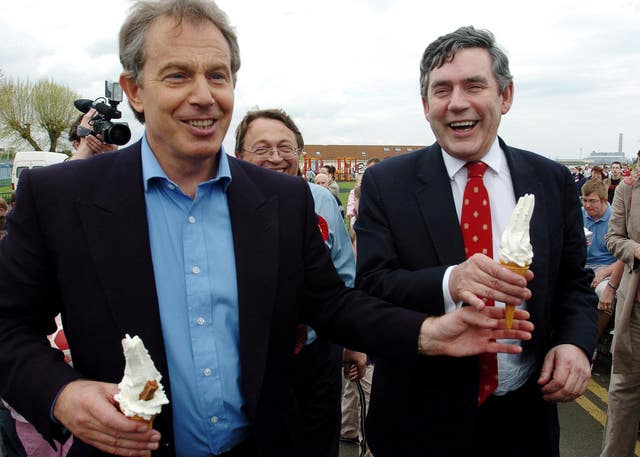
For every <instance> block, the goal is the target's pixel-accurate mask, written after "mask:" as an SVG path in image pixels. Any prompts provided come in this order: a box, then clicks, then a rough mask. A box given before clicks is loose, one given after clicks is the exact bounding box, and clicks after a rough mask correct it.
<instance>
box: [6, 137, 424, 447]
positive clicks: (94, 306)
mask: <svg viewBox="0 0 640 457" xmlns="http://www.w3.org/2000/svg"><path fill="white" fill-rule="evenodd" d="M229 162H230V168H231V174H232V182H231V184H230V186H229V188H228V204H229V210H230V216H231V225H232V230H233V239H234V249H235V257H236V270H237V281H238V301H239V316H240V354H241V363H240V365H241V370H242V372H241V379H242V381H241V385H242V392H243V394H244V398H245V401H246V402H245V407H244V408H245V412H246V414H247V417H248V418H249V420H250V423H251V425H252V434H253V438H254V440H255V442H256V445H257V446H258V448H259V449H260V455H264V456H281V455H283V456H287V455H290V452H291V451H290V441H291V430H292V427H291V422H290V417H291V415H292V408H293V405H292V395H291V387H290V374H291V361H292V360H291V359H292V355H293V348H294V343H295V330H296V326H297V323H298V322H300V321H302V322H306V323H309V324H310V325H312V326H313V327H314V328H315V329H316V330H317V331H318V333H319V334H320V335H322V336H323V337H325V338H329V339H332V340H335V341H337V342H339V343H341V344H342V345H345V346H349V347H353V348H355V349H358V348H359V349H363V350H366V351H368V352H371V353H378V354H380V355H382V356H387V357H401V358H406V359H407V360H413V359H415V358H417V355H416V354H415V352H416V342H417V336H418V330H419V327H420V325H421V323H422V321H423V320H424V317H425V316H424V315H423V314H420V313H416V312H413V311H408V310H404V309H399V308H393V307H391V306H390V305H389V304H387V303H384V302H382V301H381V300H379V299H373V298H370V297H368V296H366V295H365V294H363V293H362V292H360V291H355V290H353V289H347V288H345V287H344V284H343V283H342V281H341V280H340V278H339V276H338V275H337V273H336V272H335V269H334V268H333V264H332V262H331V259H330V256H329V253H328V250H327V249H326V247H325V245H324V243H323V242H322V239H321V237H320V234H319V230H318V228H317V219H316V216H315V214H314V211H313V200H312V197H311V194H310V192H309V188H308V186H307V185H306V183H305V181H304V180H302V179H299V178H294V177H287V176H282V175H280V174H277V173H274V172H271V171H268V170H264V169H262V168H259V167H256V166H254V165H251V164H248V163H246V162H241V161H238V160H236V159H234V158H229ZM0 290H2V294H0V347H1V348H2V351H0V352H1V353H0V373H2V376H1V377H0V396H1V397H3V398H4V399H6V400H7V401H8V402H9V403H10V404H11V405H12V406H13V407H14V408H16V409H17V410H18V411H19V412H20V413H22V414H23V415H24V416H25V417H26V418H27V419H28V420H29V421H30V422H31V423H33V424H34V425H35V426H36V428H37V429H38V430H39V431H40V433H42V434H43V435H44V436H45V438H47V439H52V438H56V437H60V436H61V435H60V432H61V430H60V427H59V426H58V425H56V424H55V423H54V422H53V421H51V420H50V408H51V405H52V404H53V401H54V399H55V397H56V395H57V393H58V392H59V391H60V390H61V388H62V387H63V386H64V385H65V384H67V383H69V382H71V381H73V380H76V379H79V378H87V379H92V380H99V381H104V382H111V383H117V382H119V381H120V379H121V377H122V374H123V370H124V357H123V355H122V348H121V343H120V340H121V338H122V337H123V336H124V335H125V333H129V334H131V335H139V336H140V337H141V338H142V339H143V341H144V342H145V345H146V347H147V349H148V350H149V352H150V354H151V357H152V358H153V360H154V361H155V363H156V366H157V368H158V370H159V371H160V372H161V373H162V374H163V376H164V384H165V387H166V390H167V393H168V396H169V398H171V379H170V376H169V373H168V369H167V362H166V358H165V347H164V342H163V337H162V331H161V326H160V315H159V311H158V302H157V297H156V289H155V278H154V273H153V267H152V261H151V252H150V246H149V240H148V229H147V218H146V210H145V199H144V189H143V183H142V171H141V157H140V143H139V142H138V143H136V144H135V145H133V146H131V147H128V148H125V149H123V150H121V151H117V152H113V153H105V154H101V155H99V156H97V157H95V158H92V159H88V160H83V161H75V162H69V163H63V164H59V165H54V166H50V167H45V168H42V169H38V170H32V171H30V172H25V173H24V174H23V175H22V176H21V178H20V185H19V189H18V192H17V206H16V209H15V210H14V211H12V213H11V216H10V218H9V234H8V236H7V237H6V238H5V239H4V240H2V242H0ZM59 312H62V316H63V325H64V329H65V333H66V336H67V339H68V341H69V345H70V348H71V354H72V358H73V363H74V367H73V368H72V367H69V366H68V365H66V364H65V363H64V361H63V358H62V356H61V353H60V352H59V351H57V350H53V349H51V348H50V347H49V344H48V342H47V340H46V338H45V335H46V334H47V333H51V332H52V331H53V329H54V327H53V317H54V316H55V315H56V314H57V313H59ZM185 356H187V357H188V356H189V355H185ZM154 427H155V428H157V429H158V430H159V431H160V432H161V433H162V441H161V447H160V449H159V450H158V451H157V452H154V455H158V456H170V455H174V454H175V452H176V449H175V448H174V444H173V438H172V433H173V432H172V430H173V424H172V411H171V404H169V405H168V406H165V407H164V408H163V411H162V413H161V414H160V415H159V416H158V418H156V422H155V425H154ZM77 455H82V456H86V455H100V453H99V452H97V450H95V449H89V448H88V446H86V445H85V444H84V443H81V442H80V441H79V440H76V442H75V444H74V446H73V447H72V450H71V452H70V454H69V456H70V457H73V456H77Z"/></svg>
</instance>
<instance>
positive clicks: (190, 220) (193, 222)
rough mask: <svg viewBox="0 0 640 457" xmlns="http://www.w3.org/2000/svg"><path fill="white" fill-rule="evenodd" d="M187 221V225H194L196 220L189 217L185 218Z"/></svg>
mask: <svg viewBox="0 0 640 457" xmlns="http://www.w3.org/2000/svg"><path fill="white" fill-rule="evenodd" d="M187 220H188V221H189V224H195V223H196V218H195V217H193V216H189V217H188V218H187Z"/></svg>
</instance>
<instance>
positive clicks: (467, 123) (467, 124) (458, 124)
mask: <svg viewBox="0 0 640 457" xmlns="http://www.w3.org/2000/svg"><path fill="white" fill-rule="evenodd" d="M449 125H450V126H451V127H453V128H466V127H473V126H474V125H476V122H475V121H462V122H452V123H451V124H449Z"/></svg>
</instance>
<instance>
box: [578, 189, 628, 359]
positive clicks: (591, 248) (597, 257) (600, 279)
mask: <svg viewBox="0 0 640 457" xmlns="http://www.w3.org/2000/svg"><path fill="white" fill-rule="evenodd" d="M581 193H582V198H581V201H582V219H583V222H584V227H585V228H586V229H587V230H589V231H590V232H591V234H590V235H587V264H586V266H587V268H591V269H592V270H593V271H594V273H595V276H594V278H593V281H591V287H593V288H594V289H595V292H596V295H597V296H598V336H597V340H596V341H599V340H600V338H601V337H602V334H603V333H604V331H605V330H606V328H607V326H608V325H609V320H610V319H611V315H612V313H613V304H614V299H615V293H616V289H617V288H618V283H619V282H620V281H619V279H617V280H616V281H615V284H612V281H611V280H610V278H611V276H612V274H613V273H614V272H615V271H616V269H621V268H622V263H620V262H616V258H615V257H614V256H613V255H612V254H611V252H609V250H608V249H607V246H606V245H605V240H604V237H605V235H606V234H607V230H608V228H609V219H610V217H611V206H610V205H609V201H608V200H607V186H606V184H605V183H604V182H602V181H599V180H594V179H591V180H589V181H587V182H586V183H585V184H584V186H582V189H581ZM616 276H617V275H616ZM596 356H597V349H596V350H595V351H594V353H593V357H592V362H593V361H594V360H595V358H596Z"/></svg>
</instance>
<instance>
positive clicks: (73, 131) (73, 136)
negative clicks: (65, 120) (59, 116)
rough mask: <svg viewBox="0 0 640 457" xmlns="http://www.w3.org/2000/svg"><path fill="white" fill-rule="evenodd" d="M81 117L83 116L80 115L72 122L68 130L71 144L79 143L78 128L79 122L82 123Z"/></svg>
mask: <svg viewBox="0 0 640 457" xmlns="http://www.w3.org/2000/svg"><path fill="white" fill-rule="evenodd" d="M83 116H84V114H80V115H79V116H78V118H77V119H76V120H75V121H73V124H71V127H70V128H69V141H71V142H72V143H73V142H74V141H80V137H79V136H78V127H79V126H80V122H82V117H83Z"/></svg>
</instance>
